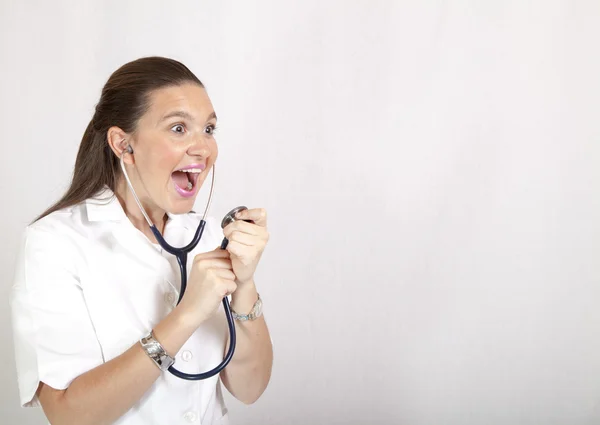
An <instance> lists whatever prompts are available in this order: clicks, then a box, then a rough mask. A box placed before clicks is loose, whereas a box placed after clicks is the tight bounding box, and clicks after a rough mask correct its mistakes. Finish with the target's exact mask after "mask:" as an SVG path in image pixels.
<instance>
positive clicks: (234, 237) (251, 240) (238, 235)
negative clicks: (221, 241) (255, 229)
mask: <svg viewBox="0 0 600 425" xmlns="http://www.w3.org/2000/svg"><path fill="white" fill-rule="evenodd" d="M227 239H229V243H231V242H238V243H240V244H242V245H246V246H255V245H258V244H259V243H260V239H259V238H258V237H257V236H254V235H249V234H248V233H242V232H240V231H239V230H234V231H233V232H232V233H231V234H230V235H229V236H228V237H227Z"/></svg>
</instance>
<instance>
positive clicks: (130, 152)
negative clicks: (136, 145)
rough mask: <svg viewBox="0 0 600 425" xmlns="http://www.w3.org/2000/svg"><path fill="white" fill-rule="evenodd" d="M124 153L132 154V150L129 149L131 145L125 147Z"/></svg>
mask: <svg viewBox="0 0 600 425" xmlns="http://www.w3.org/2000/svg"><path fill="white" fill-rule="evenodd" d="M125 151H126V152H127V153H129V154H132V153H133V148H132V147H131V145H127V147H126V148H125Z"/></svg>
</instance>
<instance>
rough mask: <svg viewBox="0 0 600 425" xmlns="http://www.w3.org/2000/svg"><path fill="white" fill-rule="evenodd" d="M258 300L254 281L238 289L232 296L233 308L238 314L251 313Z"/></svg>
mask: <svg viewBox="0 0 600 425" xmlns="http://www.w3.org/2000/svg"><path fill="white" fill-rule="evenodd" d="M257 299H258V291H257V290H256V284H255V283H254V281H250V282H248V283H246V284H244V285H240V286H238V287H237V289H236V290H235V292H234V293H233V294H231V308H232V309H233V310H235V311H236V312H238V313H247V312H249V311H250V310H251V309H252V307H253V306H254V303H256V301H257Z"/></svg>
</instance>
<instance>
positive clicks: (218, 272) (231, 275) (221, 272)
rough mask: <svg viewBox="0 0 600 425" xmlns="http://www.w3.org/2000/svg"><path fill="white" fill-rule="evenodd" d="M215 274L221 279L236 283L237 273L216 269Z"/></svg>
mask: <svg viewBox="0 0 600 425" xmlns="http://www.w3.org/2000/svg"><path fill="white" fill-rule="evenodd" d="M214 272H215V274H216V275H217V276H218V277H220V278H221V279H227V280H231V281H235V273H233V271H231V270H229V269H214Z"/></svg>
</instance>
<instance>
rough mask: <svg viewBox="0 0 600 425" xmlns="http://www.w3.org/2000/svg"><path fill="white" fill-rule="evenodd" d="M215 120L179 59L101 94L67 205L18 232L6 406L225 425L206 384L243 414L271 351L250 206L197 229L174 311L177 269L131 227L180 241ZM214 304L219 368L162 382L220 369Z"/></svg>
mask: <svg viewBox="0 0 600 425" xmlns="http://www.w3.org/2000/svg"><path fill="white" fill-rule="evenodd" d="M216 123H217V116H216V114H215V111H214V108H213V106H212V103H211V101H210V98H209V97H208V94H207V92H206V90H205V88H204V86H203V84H202V83H201V82H200V80H199V79H198V78H196V76H195V75H194V74H193V73H192V72H191V71H190V70H189V69H188V68H186V67H185V66H184V65H183V64H181V63H179V62H177V61H174V60H172V59H167V58H160V57H150V58H142V59H139V60H136V61H133V62H130V63H128V64H125V65H124V66H122V67H121V68H120V69H118V70H117V71H115V73H113V74H112V75H111V77H110V78H109V80H108V82H107V83H106V85H105V87H104V88H103V90H102V95H101V98H100V101H99V103H98V104H97V106H96V111H95V114H94V116H93V118H92V120H91V121H90V123H89V125H88V127H87V129H86V131H85V134H84V136H83V139H82V141H81V145H80V148H79V152H78V154H77V159H76V162H75V170H74V173H73V180H72V182H71V185H70V187H69V189H68V190H67V192H66V194H65V195H64V196H63V197H62V198H61V199H60V200H59V201H58V202H57V203H56V204H55V205H54V206H52V207H50V208H49V209H48V210H47V211H45V212H44V213H43V214H41V216H40V217H39V218H38V219H37V220H35V221H34V223H32V224H31V225H30V226H28V227H27V229H26V230H25V234H24V238H23V243H22V247H21V251H20V252H19V260H18V263H17V272H16V275H15V276H16V277H15V284H14V285H13V292H12V297H11V308H12V315H13V327H14V335H15V347H16V359H17V371H18V376H19V388H20V395H21V403H22V404H23V405H24V406H37V405H41V406H42V408H43V410H44V413H45V414H46V416H47V417H48V419H49V421H50V422H51V423H52V424H53V425H61V424H81V423H85V424H92V425H94V424H106V423H116V424H121V425H123V424H127V425H138V424H139V425H141V424H164V423H176V422H177V421H178V420H181V419H185V420H187V421H196V420H199V421H201V422H202V423H203V424H227V423H228V416H227V409H226V407H225V404H224V400H223V395H222V390H221V383H223V385H224V386H225V387H226V388H227V390H228V391H229V392H230V393H231V394H232V395H233V396H234V397H236V398H237V399H239V400H241V401H242V402H244V403H252V402H254V401H255V400H257V399H258V398H259V397H260V395H261V394H262V393H263V391H264V390H265V388H266V387H267V384H268V382H269V379H270V374H271V367H272V356H273V354H272V346H271V340H270V336H269V332H268V329H267V326H266V322H265V319H264V316H263V315H262V314H261V312H260V308H261V306H262V302H261V299H260V297H259V296H258V292H257V289H256V284H255V281H254V272H255V270H256V268H257V265H258V263H259V261H260V258H261V254H262V252H263V250H264V249H265V246H266V244H267V241H268V232H267V226H266V213H265V211H264V210H263V209H260V208H255V209H249V210H246V211H244V212H242V213H241V215H239V216H238V217H237V218H238V219H240V220H237V221H233V222H232V223H230V224H228V225H227V226H226V227H225V228H224V229H223V230H221V228H220V227H219V225H218V222H217V221H215V220H213V219H211V218H207V220H206V226H205V228H204V233H203V238H202V239H201V241H200V243H199V244H198V245H197V246H196V248H194V249H193V250H192V251H191V252H190V258H193V264H190V267H189V268H188V270H187V282H188V283H187V290H186V291H185V292H184V295H183V297H182V299H181V301H180V302H179V303H175V300H177V299H178V298H179V297H178V295H179V291H180V289H181V288H180V286H179V284H178V279H177V278H175V277H174V276H176V275H177V274H178V272H177V264H174V261H172V257H170V255H169V254H168V253H167V252H165V251H164V250H163V249H161V247H160V245H158V244H156V242H157V240H156V236H155V235H154V233H153V232H152V231H151V230H150V228H149V226H148V224H147V222H146V219H145V217H144V214H147V215H148V216H149V218H150V219H151V220H152V222H153V223H154V225H155V226H156V229H157V230H158V231H159V232H160V235H157V236H159V237H164V239H166V240H169V241H171V242H172V243H173V244H174V245H177V246H182V245H185V244H186V243H187V242H188V241H189V240H190V239H191V238H192V236H193V235H194V233H195V231H196V228H197V227H198V225H199V223H200V218H199V217H198V216H197V215H196V214H195V213H193V212H191V210H192V207H193V205H194V201H195V199H196V195H197V194H198V191H199V189H200V188H201V187H202V185H203V183H204V181H205V180H206V177H207V176H208V175H209V174H210V173H211V170H212V169H213V167H214V164H215V162H216V160H217V156H218V149H217V143H216V141H215V138H214V131H215V129H216ZM120 167H123V170H124V171H126V175H124V173H123V171H122V169H121V168H120ZM213 172H214V171H213ZM127 180H129V182H128V181H127ZM129 185H130V186H129ZM129 188H131V190H129ZM132 191H135V193H136V194H137V199H136V197H135V195H133V193H132ZM140 207H141V208H140ZM142 209H143V210H142ZM224 236H225V237H227V238H228V240H229V243H228V244H227V246H226V248H224V249H221V248H216V249H215V247H219V245H220V242H221V240H222V239H223V237H224ZM228 295H231V308H232V310H233V312H234V313H235V314H234V317H236V318H239V319H238V320H237V321H236V323H235V331H236V334H237V344H236V351H235V355H234V357H233V358H232V359H231V361H230V363H228V365H227V367H226V368H225V369H223V371H222V372H221V373H220V375H215V376H212V377H209V378H207V379H204V380H198V381H184V380H180V379H178V378H177V377H175V376H173V375H171V374H169V373H166V370H167V369H168V367H169V365H171V364H173V363H174V362H177V363H178V370H180V371H182V372H183V373H187V374H197V373H198V372H203V371H206V370H209V369H212V368H214V367H215V366H216V365H217V364H219V363H220V362H221V360H222V359H223V355H224V353H225V351H226V349H227V346H228V340H227V323H226V321H225V316H224V315H223V314H222V313H223V312H222V307H221V305H222V302H223V299H224V298H225V297H227V296H228ZM219 310H221V311H220V314H215V313H217V312H218V311H219ZM192 358H193V359H194V360H193V362H190V360H191V359H192Z"/></svg>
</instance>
